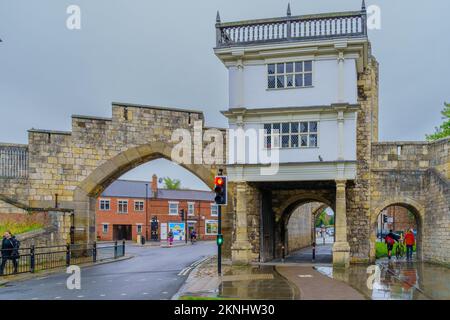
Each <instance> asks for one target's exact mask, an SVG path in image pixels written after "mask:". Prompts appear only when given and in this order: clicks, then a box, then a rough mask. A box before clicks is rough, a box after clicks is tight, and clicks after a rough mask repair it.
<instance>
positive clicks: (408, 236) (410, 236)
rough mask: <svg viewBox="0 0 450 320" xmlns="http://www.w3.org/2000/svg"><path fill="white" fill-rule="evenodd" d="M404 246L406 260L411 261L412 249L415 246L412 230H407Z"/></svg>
mask: <svg viewBox="0 0 450 320" xmlns="http://www.w3.org/2000/svg"><path fill="white" fill-rule="evenodd" d="M405 244H406V260H408V261H409V260H412V254H413V247H414V245H415V244H416V238H415V237H414V232H413V229H409V230H408V231H407V232H406V234H405Z"/></svg>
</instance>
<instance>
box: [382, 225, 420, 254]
mask: <svg viewBox="0 0 450 320" xmlns="http://www.w3.org/2000/svg"><path fill="white" fill-rule="evenodd" d="M384 241H385V242H386V246H387V251H388V259H389V260H390V259H391V257H392V250H393V249H394V244H395V243H396V242H397V243H398V246H402V245H406V260H408V261H409V260H412V255H413V251H414V245H415V244H416V238H415V236H414V231H413V229H409V230H407V231H406V232H405V235H404V237H403V234H401V235H398V234H395V233H394V232H393V231H392V230H389V233H388V234H387V235H386V237H384ZM397 257H398V256H397Z"/></svg>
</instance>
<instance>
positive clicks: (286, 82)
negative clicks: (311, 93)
mask: <svg viewBox="0 0 450 320" xmlns="http://www.w3.org/2000/svg"><path fill="white" fill-rule="evenodd" d="M312 68H313V66H312V61H297V62H283V63H271V64H268V65H267V88H269V89H283V88H296V87H297V88H301V87H311V86H312V85H313V70H312Z"/></svg>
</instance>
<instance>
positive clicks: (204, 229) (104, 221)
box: [96, 175, 218, 241]
mask: <svg viewBox="0 0 450 320" xmlns="http://www.w3.org/2000/svg"><path fill="white" fill-rule="evenodd" d="M181 209H184V210H185V215H187V228H188V233H187V234H188V239H189V234H190V232H191V230H192V229H194V230H196V232H197V235H198V239H199V240H213V239H215V235H216V234H217V214H218V212H217V206H216V205H215V204H214V193H213V192H211V191H200V190H168V189H159V188H158V179H157V176H156V175H153V178H152V181H151V182H145V181H129V180H116V181H115V182H113V183H112V184H111V185H110V186H109V187H108V188H107V189H106V190H105V191H104V192H103V193H102V195H101V196H100V197H99V198H98V199H97V208H96V227H97V231H96V232H97V238H98V240H105V241H111V240H123V239H125V240H136V239H137V236H138V235H142V236H144V237H145V238H146V239H150V240H152V239H153V240H162V241H165V240H166V239H167V233H168V232H169V230H172V231H173V233H174V237H175V240H184V239H185V238H184V237H185V228H186V225H185V221H183V219H182V218H181V216H180V211H181Z"/></svg>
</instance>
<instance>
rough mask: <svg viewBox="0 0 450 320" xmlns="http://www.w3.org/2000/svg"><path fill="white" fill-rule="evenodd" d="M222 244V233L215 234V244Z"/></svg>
mask: <svg viewBox="0 0 450 320" xmlns="http://www.w3.org/2000/svg"><path fill="white" fill-rule="evenodd" d="M222 244H223V235H222V234H218V235H217V245H218V246H221V245H222Z"/></svg>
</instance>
